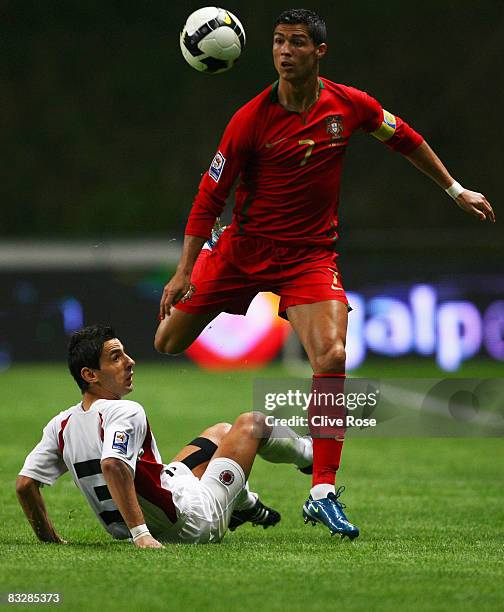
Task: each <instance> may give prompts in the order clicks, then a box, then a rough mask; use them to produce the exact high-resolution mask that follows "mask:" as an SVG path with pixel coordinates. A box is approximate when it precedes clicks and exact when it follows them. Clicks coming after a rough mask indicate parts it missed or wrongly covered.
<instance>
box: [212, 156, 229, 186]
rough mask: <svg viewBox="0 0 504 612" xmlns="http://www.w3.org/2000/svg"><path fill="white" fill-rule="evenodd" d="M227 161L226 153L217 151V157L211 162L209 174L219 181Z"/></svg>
mask: <svg viewBox="0 0 504 612" xmlns="http://www.w3.org/2000/svg"><path fill="white" fill-rule="evenodd" d="M225 163H226V158H225V157H224V155H222V153H221V152H220V151H217V153H216V154H215V157H214V158H213V160H212V163H211V164H210V168H209V169H208V174H209V175H210V178H213V180H214V181H215V182H216V183H218V182H219V179H220V177H221V174H222V170H223V169H224V164H225Z"/></svg>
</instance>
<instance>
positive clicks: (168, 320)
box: [155, 9, 495, 532]
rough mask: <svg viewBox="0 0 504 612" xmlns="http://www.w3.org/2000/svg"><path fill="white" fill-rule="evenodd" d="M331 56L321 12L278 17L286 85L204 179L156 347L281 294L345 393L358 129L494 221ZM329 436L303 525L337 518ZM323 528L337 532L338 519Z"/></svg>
mask: <svg viewBox="0 0 504 612" xmlns="http://www.w3.org/2000/svg"><path fill="white" fill-rule="evenodd" d="M326 52H327V44H326V27H325V24H324V22H323V20H322V19H321V18H320V17H319V16H318V15H316V14H315V13H313V12H311V11H307V10H304V9H294V10H289V11H285V12H284V13H282V15H280V17H279V18H278V19H277V21H276V23H275V27H274V34H273V60H274V64H275V68H276V70H277V72H278V76H279V78H278V81H277V82H276V83H275V84H274V85H273V86H270V87H268V88H267V89H266V90H265V91H263V92H262V93H261V94H259V95H258V96H257V97H256V98H254V99H253V100H251V101H250V102H249V103H248V104H246V105H245V106H243V107H242V108H241V109H239V110H238V112H237V113H236V114H235V115H234V116H233V118H232V119H231V121H230V122H229V124H228V126H227V128H226V130H225V132H224V135H223V137H222V140H221V143H220V145H219V148H218V151H217V153H216V155H215V157H214V159H213V161H212V163H211V165H210V168H209V170H208V172H207V173H206V174H205V175H204V176H203V178H202V180H201V183H200V187H199V191H198V194H197V196H196V199H195V201H194V204H193V207H192V210H191V213H190V215H189V220H188V223H187V227H186V231H185V240H184V247H183V252H182V255H181V258H180V261H179V265H178V267H177V271H176V273H175V275H174V276H173V278H172V279H171V280H170V281H169V283H168V284H167V285H166V286H165V288H164V291H163V296H162V298H161V303H160V319H161V322H160V324H159V327H158V330H157V333H156V338H155V346H156V348H157V350H158V351H160V352H163V353H170V354H177V353H180V352H182V351H183V350H185V349H186V348H187V347H188V346H189V345H190V344H191V343H192V342H193V341H194V340H195V339H196V338H197V336H198V335H199V334H200V333H201V331H202V330H203V329H204V327H205V326H206V325H207V324H208V323H209V322H210V321H211V320H212V319H213V318H214V317H216V316H217V315H218V314H219V313H220V312H223V311H225V312H229V313H234V314H245V313H246V311H247V308H248V306H249V304H250V302H251V301H252V299H253V297H254V296H255V295H256V293H257V292H259V291H272V292H274V293H277V294H278V295H279V296H280V298H281V299H280V306H279V314H280V316H283V317H285V318H287V319H288V320H289V321H290V323H291V325H292V327H293V328H294V330H295V332H296V334H297V335H298V337H299V339H300V341H301V343H302V345H303V347H304V349H305V350H306V353H307V355H308V358H309V360H310V364H311V366H312V368H313V372H314V377H313V389H314V390H315V391H320V390H322V391H323V390H324V389H326V390H327V387H328V386H330V387H331V388H332V389H333V390H337V389H338V388H339V389H341V387H342V385H343V380H344V373H345V339H346V330H347V311H348V308H347V306H348V305H347V299H346V296H345V292H344V289H343V287H342V284H341V279H340V275H339V271H338V268H337V265H336V253H335V248H334V247H335V242H336V240H337V226H338V201H339V186H340V173H341V168H342V161H343V156H344V153H345V150H346V147H347V144H348V141H349V138H350V136H351V135H352V134H353V132H355V131H356V130H359V129H363V130H364V131H366V132H368V133H370V134H371V135H373V136H374V137H375V138H377V139H379V140H380V141H382V142H384V143H385V144H387V145H388V146H389V147H391V148H392V149H393V150H395V151H398V152H399V153H401V154H402V155H404V156H405V157H406V159H408V160H409V161H410V162H411V163H412V164H413V165H414V166H416V167H417V168H418V169H419V170H421V171H422V172H424V173H425V174H426V175H427V176H429V177H430V178H431V179H432V180H434V181H435V182H436V183H437V184H438V185H439V186H440V187H441V188H443V189H444V190H445V191H446V192H447V193H448V195H450V196H451V197H452V198H453V199H454V200H455V202H456V204H457V205H458V206H459V207H460V208H462V210H464V211H465V212H467V213H469V214H472V215H474V216H476V217H477V218H478V219H480V220H482V221H484V220H486V219H488V220H489V221H492V222H493V221H495V216H494V212H493V210H492V207H491V206H490V204H489V203H488V201H487V200H486V198H485V197H484V196H483V195H482V194H480V193H477V192H474V191H470V190H467V189H464V188H463V187H462V186H461V185H460V184H459V183H457V182H456V181H455V180H454V179H453V177H452V176H451V175H450V174H449V172H448V171H447V169H446V168H445V166H444V165H443V163H442V162H441V161H440V159H439V158H438V157H437V156H436V154H435V153H434V152H433V151H432V149H431V148H430V147H429V145H428V144H427V143H426V142H425V140H424V139H423V138H422V137H421V136H420V135H419V134H418V133H417V132H415V131H414V130H413V129H412V128H411V127H409V126H408V125H407V123H405V122H404V121H403V120H402V119H400V118H399V117H398V116H396V115H394V114H392V113H390V112H388V111H386V110H384V109H383V108H382V106H381V105H380V104H379V102H377V101H376V100H375V99H374V98H372V97H371V96H369V95H368V94H366V93H364V92H362V91H359V90H357V89H355V88H353V87H348V86H345V85H340V84H337V83H333V82H331V81H329V80H327V79H324V78H320V77H319V61H320V60H321V59H322V58H323V57H324V55H325V54H326ZM238 176H239V182H238V186H237V189H236V204H235V207H234V210H233V220H232V223H231V225H230V227H229V228H228V229H226V230H225V232H224V233H223V235H222V237H221V238H220V240H219V242H218V243H217V245H216V247H215V248H214V249H213V250H211V251H210V250H203V251H201V249H202V247H203V244H204V243H205V241H206V240H207V239H208V238H209V237H210V235H211V230H212V226H213V224H214V221H215V219H216V218H217V217H219V215H220V213H221V211H222V209H223V207H224V204H225V200H226V197H227V195H228V193H229V191H230V189H231V187H232V185H233V183H234V182H235V179H236V178H237V177H238ZM200 251H201V255H200ZM198 255H200V257H199V258H198ZM173 306H175V308H174V309H172V307H173ZM314 410H315V408H314V407H310V410H309V413H310V414H311V415H313V414H314ZM323 433H325V435H329V437H320V438H316V439H314V465H313V481H312V485H313V486H312V489H311V495H310V498H309V500H308V502H307V504H305V508H304V510H305V519H311V518H313V516H315V515H317V514H318V513H319V511H320V510H323V511H324V512H326V510H327V512H328V513H329V514H331V513H332V514H333V515H334V516H333V518H334V521H336V522H337V520H339V518H338V517H339V516H340V515H339V512H340V511H341V504H340V503H339V502H338V501H337V494H335V488H334V484H335V474H336V470H337V469H338V466H339V462H340V455H341V449H342V444H343V439H342V434H341V432H331V431H330V432H327V431H326V432H323ZM317 503H318V504H319V506H317ZM317 508H318V509H317ZM320 513H322V512H320ZM334 521H333V522H334ZM323 522H324V523H325V524H326V525H328V526H329V528H330V529H331V531H333V532H334V529H333V526H334V525H333V523H331V520H328V521H323Z"/></svg>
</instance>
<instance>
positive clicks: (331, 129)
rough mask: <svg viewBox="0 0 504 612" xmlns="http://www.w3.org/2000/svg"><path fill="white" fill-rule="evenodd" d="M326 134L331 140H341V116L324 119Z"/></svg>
mask: <svg viewBox="0 0 504 612" xmlns="http://www.w3.org/2000/svg"><path fill="white" fill-rule="evenodd" d="M326 127H327V133H328V134H329V135H330V136H331V137H332V139H333V140H334V139H336V138H341V135H342V134H343V116H342V115H331V116H330V117H326Z"/></svg>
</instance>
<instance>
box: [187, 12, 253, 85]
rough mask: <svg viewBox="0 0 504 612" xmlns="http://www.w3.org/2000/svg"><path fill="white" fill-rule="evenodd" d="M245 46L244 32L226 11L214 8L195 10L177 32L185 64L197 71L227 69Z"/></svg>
mask: <svg viewBox="0 0 504 612" xmlns="http://www.w3.org/2000/svg"><path fill="white" fill-rule="evenodd" d="M244 47H245V30H244V29H243V26H242V24H241V23H240V22H239V20H238V19H237V18H236V17H235V16H234V15H233V14H232V13H230V12H229V11H226V10H225V9H222V8H217V7H216V6H206V7H204V8H201V9H198V10H197V11H195V12H194V13H192V14H191V15H189V18H188V19H187V21H186V24H185V26H184V28H183V30H182V32H181V33H180V48H181V50H182V55H183V56H184V58H185V60H186V62H187V63H188V64H189V65H190V66H192V67H193V68H195V69H196V70H199V71H200V72H209V73H210V74H217V73H218V72H225V71H226V70H229V69H230V68H231V67H232V66H233V64H234V63H235V62H236V60H237V59H238V58H239V57H240V54H241V52H242V51H243V48H244Z"/></svg>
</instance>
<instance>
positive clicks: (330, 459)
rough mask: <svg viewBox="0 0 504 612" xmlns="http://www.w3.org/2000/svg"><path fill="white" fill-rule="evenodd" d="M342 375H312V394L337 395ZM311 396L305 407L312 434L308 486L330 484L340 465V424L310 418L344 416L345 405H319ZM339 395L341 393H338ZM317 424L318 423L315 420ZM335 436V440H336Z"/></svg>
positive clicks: (341, 433)
mask: <svg viewBox="0 0 504 612" xmlns="http://www.w3.org/2000/svg"><path fill="white" fill-rule="evenodd" d="M344 385H345V374H314V376H313V383H312V393H314V396H315V397H316V394H318V393H322V394H324V393H325V394H328V393H332V394H334V397H337V396H338V395H339V394H342V393H343V391H344ZM315 397H314V398H312V401H311V402H310V406H309V408H308V418H309V422H310V433H311V435H312V436H313V475H312V486H315V485H318V484H332V485H333V484H334V483H335V481H336V471H337V469H338V468H339V465H340V459H341V451H342V450H343V437H344V427H334V426H326V425H321V426H316V425H315V424H312V418H313V417H318V418H319V420H320V419H322V418H323V417H328V418H333V419H334V418H344V415H345V406H344V405H342V406H334V405H333V406H325V405H324V406H320V405H318V403H317V402H316V401H315ZM340 397H341V396H340ZM316 424H317V425H318V422H316ZM336 438H337V439H336Z"/></svg>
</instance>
